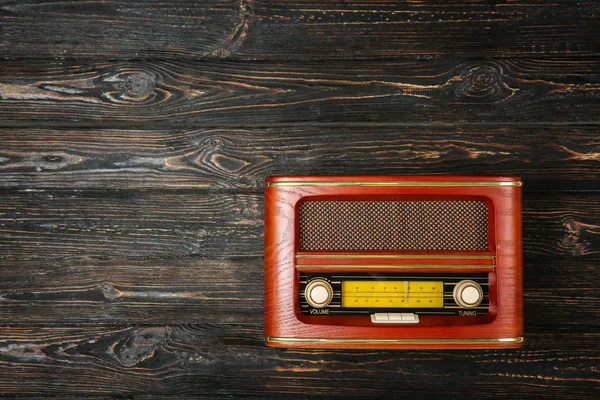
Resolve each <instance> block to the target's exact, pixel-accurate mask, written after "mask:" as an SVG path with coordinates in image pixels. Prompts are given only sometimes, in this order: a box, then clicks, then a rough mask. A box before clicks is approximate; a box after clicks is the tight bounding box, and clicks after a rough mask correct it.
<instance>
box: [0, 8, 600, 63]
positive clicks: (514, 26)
mask: <svg viewBox="0 0 600 400" xmlns="http://www.w3.org/2000/svg"><path fill="white" fill-rule="evenodd" d="M598 7H599V3H598V2H597V1H585V2H576V3H574V2H572V1H566V0H560V1H553V2H551V3H547V2H543V1H537V0H535V1H529V2H509V1H494V2H490V1H479V0H478V1H472V2H468V3H465V2H462V1H458V0H453V1H447V2H444V3H443V6H442V5H441V4H440V3H438V2H435V1H420V2H396V1H392V0H384V1H377V2H367V1H352V2H323V1H318V0H302V1H297V0H294V1H278V2H272V1H266V0H209V1H202V2H193V1H189V0H178V1H170V2H168V3H164V2H156V1H149V0H138V1H128V2H127V4H121V3H119V2H114V1H109V2H101V3H97V2H49V1H36V0H28V1H20V2H17V3H15V2H13V1H6V0H5V1H2V2H1V3H0V18H1V20H0V21H1V24H2V27H3V35H2V37H1V39H0V52H1V53H2V55H3V57H5V58H7V57H20V58H55V57H61V58H72V57H78V58H81V57H95V58H148V57H155V58H156V57H158V58H165V57H169V58H181V57H188V58H209V57H210V58H217V57H219V58H223V57H227V58H238V59H256V58H279V59H282V58H285V59H293V58H296V59H298V58H346V59H347V58H354V57H399V56H404V55H405V54H418V55H437V54H465V55H474V56H477V57H485V56H497V55H505V54H512V55H523V54H525V55H529V54H552V55H553V54H569V55H579V54H597V53H598V49H599V48H598V43H599V42H598V30H597V26H598Z"/></svg>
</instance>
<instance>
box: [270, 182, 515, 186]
mask: <svg viewBox="0 0 600 400" xmlns="http://www.w3.org/2000/svg"><path fill="white" fill-rule="evenodd" d="M273 186H279V187H289V186H431V187H440V186H523V182H521V181H437V182H436V181H284V182H267V187H273Z"/></svg>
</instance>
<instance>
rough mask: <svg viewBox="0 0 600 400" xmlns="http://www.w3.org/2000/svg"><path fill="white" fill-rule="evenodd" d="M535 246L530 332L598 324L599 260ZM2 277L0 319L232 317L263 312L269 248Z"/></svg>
mask: <svg viewBox="0 0 600 400" xmlns="http://www.w3.org/2000/svg"><path fill="white" fill-rule="evenodd" d="M526 253H527V254H526V256H525V259H524V265H525V270H524V292H525V331H526V332H527V334H531V333H534V332H538V333H543V332H564V333H575V332H590V330H591V329H596V330H597V329H598V327H599V325H600V293H599V292H598V290H597V285H595V284H594V282H598V281H599V280H600V269H599V268H597V263H594V262H593V261H586V260H585V259H581V257H572V258H571V259H564V258H563V259H553V258H552V257H538V256H535V255H531V254H530V253H531V252H530V251H526ZM0 276H2V280H0V325H40V324H41V325H42V326H46V325H48V324H52V325H55V324H77V326H82V325H90V324H92V325H93V324H96V325H97V324H133V323H149V322H151V323H153V324H209V325H219V324H225V325H226V324H242V323H243V324H258V323H259V322H260V321H262V320H263V307H262V304H263V287H264V285H263V261H262V258H260V257H229V258H224V259H204V258H197V257H194V258H185V259H153V260H80V261H72V260H67V261H65V260H57V261H52V260H28V261H18V262H15V261H8V260H0ZM590 282H592V283H590Z"/></svg>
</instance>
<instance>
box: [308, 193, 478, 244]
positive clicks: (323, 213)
mask: <svg viewBox="0 0 600 400" xmlns="http://www.w3.org/2000/svg"><path fill="white" fill-rule="evenodd" d="M487 235H488V216H487V206H486V204H485V203H484V202H483V201H306V202H304V203H302V204H301V205H300V250H301V251H386V250H387V251H401V250H487V248H488V236H487Z"/></svg>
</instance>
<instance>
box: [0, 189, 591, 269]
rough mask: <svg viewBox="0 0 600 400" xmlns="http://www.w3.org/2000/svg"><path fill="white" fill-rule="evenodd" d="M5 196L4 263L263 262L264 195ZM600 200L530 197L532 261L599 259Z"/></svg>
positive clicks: (0, 227)
mask: <svg viewBox="0 0 600 400" xmlns="http://www.w3.org/2000/svg"><path fill="white" fill-rule="evenodd" d="M0 194H1V196H0V258H1V259H5V260H34V259H39V260H61V259H65V260H68V259H88V258H89V259H96V258H99V259H124V258H125V259H143V258H154V257H161V258H175V257H207V258H221V257H233V256H262V255H263V217H262V215H263V196H262V194H261V193H240V192H234V193H219V192H216V191H211V192H208V193H202V192H196V191H180V192H171V191H165V192H160V191H75V192H69V191H66V192H62V191H45V190H39V191H38V190H33V191H30V190H23V191H18V192H13V191H10V192H3V193H0ZM598 199H599V196H598V194H596V193H585V192H584V193H568V194H561V193H545V192H544V193H532V194H529V195H526V196H525V197H524V199H523V229H524V235H523V236H524V240H523V243H524V250H525V254H526V255H529V256H538V257H550V258H554V257H556V258H560V259H563V260H565V259H566V260H571V259H573V257H581V260H588V261H591V260H600V240H599V237H598V229H599V226H600V219H599V215H600V202H599V201H598Z"/></svg>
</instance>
